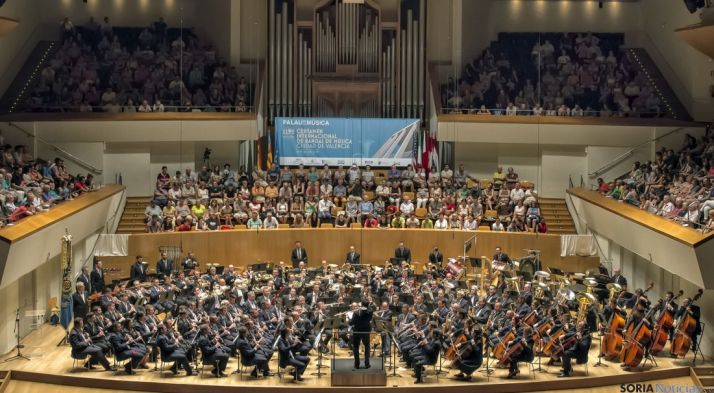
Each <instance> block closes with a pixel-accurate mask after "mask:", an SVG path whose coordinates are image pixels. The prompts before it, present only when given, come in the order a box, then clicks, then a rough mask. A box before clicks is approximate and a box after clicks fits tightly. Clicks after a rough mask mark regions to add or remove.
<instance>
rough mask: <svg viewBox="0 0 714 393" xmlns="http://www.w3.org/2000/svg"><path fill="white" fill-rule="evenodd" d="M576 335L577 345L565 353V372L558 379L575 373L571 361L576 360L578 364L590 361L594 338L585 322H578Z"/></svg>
mask: <svg viewBox="0 0 714 393" xmlns="http://www.w3.org/2000/svg"><path fill="white" fill-rule="evenodd" d="M575 335H576V339H577V341H576V343H575V345H573V346H572V347H570V349H568V350H566V351H565V352H564V353H563V357H562V359H563V372H562V373H561V374H560V375H558V377H569V376H570V375H571V374H572V373H573V366H572V365H571V364H570V360H571V359H573V358H574V359H575V362H576V363H577V364H583V363H587V361H588V352H589V351H590V344H591V343H592V337H591V336H590V330H589V329H588V327H587V324H586V323H585V321H581V322H578V327H577V331H576V333H575Z"/></svg>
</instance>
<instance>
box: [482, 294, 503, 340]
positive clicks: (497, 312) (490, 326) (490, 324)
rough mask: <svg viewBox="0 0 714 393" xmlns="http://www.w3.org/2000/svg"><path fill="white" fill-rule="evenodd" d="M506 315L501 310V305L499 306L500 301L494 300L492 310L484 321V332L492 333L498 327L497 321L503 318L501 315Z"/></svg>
mask: <svg viewBox="0 0 714 393" xmlns="http://www.w3.org/2000/svg"><path fill="white" fill-rule="evenodd" d="M505 315H506V313H505V311H503V307H502V306H501V302H496V304H494V306H493V311H492V312H491V315H489V319H488V321H487V323H486V332H485V333H486V334H487V335H489V336H490V335H492V334H493V333H494V332H495V331H496V330H497V329H498V325H497V324H498V322H499V321H500V320H501V319H503V317H504V316H505Z"/></svg>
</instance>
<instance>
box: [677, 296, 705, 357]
mask: <svg viewBox="0 0 714 393" xmlns="http://www.w3.org/2000/svg"><path fill="white" fill-rule="evenodd" d="M685 313H686V314H689V315H691V316H692V318H694V320H695V321H696V322H697V323H696V326H695V327H694V331H693V332H692V351H696V350H697V339H698V337H699V335H700V334H701V333H702V325H701V322H700V319H701V316H702V311H701V309H700V308H699V306H697V305H696V304H693V303H692V299H691V298H685V299H684V300H683V301H682V307H680V308H679V310H677V313H676V314H674V319H675V320H676V321H678V322H677V323H679V321H681V320H682V318H683V317H684V315H686V314H685Z"/></svg>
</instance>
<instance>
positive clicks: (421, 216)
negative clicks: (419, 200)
mask: <svg viewBox="0 0 714 393" xmlns="http://www.w3.org/2000/svg"><path fill="white" fill-rule="evenodd" d="M426 214H427V210H426V209H425V208H423V207H419V208H417V209H416V210H414V215H415V216H416V218H418V219H420V220H423V219H425V218H426Z"/></svg>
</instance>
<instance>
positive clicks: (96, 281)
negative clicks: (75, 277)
mask: <svg viewBox="0 0 714 393" xmlns="http://www.w3.org/2000/svg"><path fill="white" fill-rule="evenodd" d="M89 280H90V281H91V283H92V292H104V287H105V285H104V269H94V270H92V271H91V272H90V273H89Z"/></svg>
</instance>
